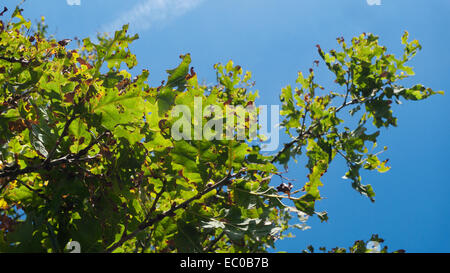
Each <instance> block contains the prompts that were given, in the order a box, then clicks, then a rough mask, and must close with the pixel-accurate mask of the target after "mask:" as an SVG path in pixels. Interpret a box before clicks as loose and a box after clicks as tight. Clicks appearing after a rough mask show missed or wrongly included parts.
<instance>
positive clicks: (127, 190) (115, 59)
mask: <svg viewBox="0 0 450 273" xmlns="http://www.w3.org/2000/svg"><path fill="white" fill-rule="evenodd" d="M127 29H128V27H127V26H123V28H122V29H121V30H119V31H116V32H115V34H114V36H113V37H107V36H99V37H98V39H97V41H93V40H91V39H89V38H86V39H84V40H82V41H79V48H78V49H68V45H67V43H68V41H59V42H58V41H56V40H55V39H53V38H49V37H46V35H44V31H43V27H42V25H39V27H38V28H37V30H36V31H34V30H33V28H32V26H31V23H30V22H29V21H27V20H25V19H24V17H23V16H22V14H21V10H20V9H19V8H16V10H15V11H14V12H13V14H12V18H11V20H10V21H9V22H4V21H0V128H1V129H0V251H2V252H12V251H17V252H23V251H26V252H63V251H65V246H66V244H67V243H68V242H70V241H78V242H79V243H80V244H81V246H82V251H83V252H103V251H107V252H264V251H266V250H267V248H268V247H269V246H272V247H273V246H274V243H275V241H276V240H279V239H282V238H284V237H286V236H287V232H288V229H290V228H304V227H305V226H304V225H302V224H297V225H292V224H290V220H291V219H293V218H298V219H300V221H301V222H304V221H306V219H307V218H308V217H309V216H314V215H316V216H317V217H319V218H320V219H321V220H323V221H326V220H327V217H328V216H327V214H326V212H318V211H316V208H315V204H316V202H317V201H319V200H321V198H322V197H321V195H320V191H319V189H320V187H321V186H323V181H322V178H321V177H322V176H323V175H324V173H325V172H326V171H327V169H328V167H329V165H330V164H331V162H332V161H333V160H334V159H335V157H336V156H340V157H342V158H344V160H345V161H346V162H347V165H348V170H347V172H346V173H345V177H346V178H348V179H349V180H350V181H351V186H352V187H353V188H354V189H355V190H356V191H358V192H359V193H361V194H363V195H366V196H367V197H368V198H369V199H370V200H372V201H373V200H374V198H375V193H374V190H373V188H372V186H371V185H365V184H363V183H362V180H361V176H360V171H361V170H362V169H366V170H377V171H379V172H385V171H387V170H388V169H389V167H388V166H387V165H386V163H387V160H384V161H383V160H381V159H379V157H378V156H379V151H377V148H376V144H377V138H378V136H379V135H380V131H379V130H377V129H378V128H381V127H390V126H396V125H397V119H396V118H395V116H394V113H393V110H392V102H393V101H395V102H397V103H399V102H400V100H403V101H409V100H422V99H425V98H427V97H429V96H430V95H433V94H436V93H438V92H435V91H433V90H432V89H430V88H427V87H425V86H423V85H420V84H417V85H414V86H412V87H403V86H402V85H400V83H399V81H400V80H403V79H405V78H407V77H409V76H411V75H413V74H414V73H413V70H412V68H411V67H409V66H407V62H408V61H409V60H410V59H411V58H412V57H414V55H415V54H416V53H417V51H418V50H419V49H421V46H420V44H419V42H418V41H416V40H413V41H409V40H408V33H405V34H404V36H403V37H402V39H401V42H402V44H403V45H404V52H403V55H402V56H400V57H396V56H394V55H393V54H389V53H388V52H387V48H386V47H384V46H381V45H379V43H378V37H377V36H375V35H373V34H366V33H364V34H362V35H360V36H358V37H355V38H353V39H352V40H351V41H350V42H349V43H347V42H346V41H344V39H343V38H339V39H338V44H339V45H340V50H339V51H335V50H331V51H329V52H325V51H324V50H322V49H321V48H320V46H317V49H318V53H319V55H320V57H321V59H322V60H321V62H323V63H324V64H325V65H326V67H327V68H328V69H329V71H330V72H331V74H332V76H333V77H335V79H336V81H335V82H336V85H337V88H336V89H339V90H341V92H325V91H323V89H324V88H323V87H322V86H321V85H319V84H318V83H317V82H316V80H315V75H314V70H313V69H311V70H310V71H309V74H307V75H304V74H302V73H299V74H298V78H297V80H296V86H290V85H289V86H287V87H285V88H283V89H282V91H281V96H280V100H281V103H282V109H281V115H282V117H283V120H282V126H283V127H284V128H285V132H286V133H287V134H288V135H289V136H290V137H291V139H292V140H291V141H290V142H288V143H286V144H284V146H282V148H281V150H280V151H279V152H277V153H275V154H274V155H266V154H264V153H262V152H261V148H260V147H259V146H258V145H251V144H250V143H249V141H245V140H237V139H234V140H213V141H206V140H175V139H174V138H173V137H172V136H171V132H170V128H171V126H172V125H173V124H174V123H175V122H176V120H177V118H176V117H173V116H171V115H170V110H171V109H172V108H173V107H174V106H175V105H181V104H182V105H187V106H188V107H189V108H191V109H193V108H194V107H195V106H194V98H195V97H198V98H201V100H202V105H204V106H206V105H209V104H218V105H221V106H222V107H225V105H236V106H237V105H244V106H246V105H249V104H254V103H255V100H256V99H257V96H258V94H257V92H252V91H251V88H252V82H251V73H250V72H245V71H244V70H243V69H242V68H241V67H240V66H238V65H234V64H233V62H231V61H230V62H229V63H227V64H226V65H221V64H218V65H216V66H215V69H216V71H217V84H216V85H214V86H205V85H202V84H199V82H198V80H197V75H196V73H195V72H194V70H193V69H191V67H190V62H191V59H190V55H189V54H186V55H182V56H180V58H181V63H180V65H179V66H178V67H176V68H175V69H172V70H168V71H167V72H168V78H167V80H166V82H165V83H162V84H161V86H158V87H151V86H149V84H148V81H147V79H148V77H149V71H147V70H143V71H142V72H140V73H139V74H138V75H137V76H135V77H132V75H131V74H130V69H132V68H133V67H134V66H136V64H137V59H136V56H135V55H133V54H132V53H131V52H130V49H129V45H130V43H131V42H133V41H134V40H136V39H137V38H138V36H137V35H135V36H129V35H128V34H127ZM318 64H319V62H318V61H317V65H318ZM344 109H345V110H348V111H349V113H350V114H349V115H344V117H345V121H344V119H343V117H340V116H339V114H342V113H343V112H344V111H342V110H344ZM212 118H213V117H203V120H202V122H203V123H206V122H208V121H209V120H210V119H212ZM374 129H375V130H374ZM379 150H381V151H383V150H384V149H379ZM302 154H303V156H304V157H305V160H306V162H307V164H306V168H307V170H308V172H309V174H308V176H307V182H306V183H305V184H304V185H299V184H296V183H295V185H294V189H291V187H289V186H287V185H280V186H278V187H274V186H272V185H271V184H270V183H269V182H270V181H271V179H272V178H273V177H274V176H281V171H280V170H279V169H280V167H279V166H287V164H288V162H289V161H290V160H292V159H294V158H295V157H296V156H297V157H298V156H301V155H302ZM290 204H291V205H290ZM377 240H378V238H377ZM358 249H361V248H358ZM364 249H365V248H364Z"/></svg>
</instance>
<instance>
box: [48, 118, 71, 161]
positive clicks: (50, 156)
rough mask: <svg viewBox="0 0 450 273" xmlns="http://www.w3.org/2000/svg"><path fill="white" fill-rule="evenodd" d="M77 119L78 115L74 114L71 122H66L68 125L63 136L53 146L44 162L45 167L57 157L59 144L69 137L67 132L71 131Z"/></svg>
mask: <svg viewBox="0 0 450 273" xmlns="http://www.w3.org/2000/svg"><path fill="white" fill-rule="evenodd" d="M75 118H76V115H75V113H74V114H73V115H72V116H71V117H70V118H69V120H67V121H66V124H65V125H64V129H63V131H62V133H61V135H60V136H59V138H58V140H56V143H55V146H53V148H52V149H51V151H50V152H49V153H48V156H47V158H46V159H45V160H44V162H42V165H43V166H45V165H47V164H48V163H49V162H50V160H51V159H52V157H53V156H54V155H55V152H56V150H57V149H58V146H59V144H60V143H61V141H62V139H63V138H64V137H65V136H66V135H67V132H68V131H69V126H70V124H71V123H72V122H73V121H74V120H75Z"/></svg>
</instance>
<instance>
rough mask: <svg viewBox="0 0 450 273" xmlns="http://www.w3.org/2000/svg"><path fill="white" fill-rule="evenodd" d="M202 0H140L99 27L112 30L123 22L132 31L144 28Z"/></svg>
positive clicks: (119, 26)
mask: <svg viewBox="0 0 450 273" xmlns="http://www.w3.org/2000/svg"><path fill="white" fill-rule="evenodd" d="M201 2H203V0H142V1H141V2H140V3H138V4H136V5H134V6H133V7H131V9H130V10H128V11H126V12H124V13H123V14H121V15H120V16H119V18H118V19H117V20H115V21H113V22H111V23H109V24H107V25H104V26H103V27H102V28H101V32H113V31H115V30H118V29H120V28H121V27H122V25H124V24H130V29H132V30H133V31H138V30H146V29H148V28H150V27H151V26H153V25H154V24H156V23H158V22H163V21H168V20H171V19H174V18H176V17H179V16H181V15H183V14H185V13H186V12H188V11H190V10H192V9H193V8H195V7H196V6H198V5H199V4H200V3H201Z"/></svg>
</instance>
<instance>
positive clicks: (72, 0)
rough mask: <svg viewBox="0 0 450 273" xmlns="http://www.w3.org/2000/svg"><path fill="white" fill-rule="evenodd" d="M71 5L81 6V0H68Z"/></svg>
mask: <svg viewBox="0 0 450 273" xmlns="http://www.w3.org/2000/svg"><path fill="white" fill-rule="evenodd" d="M66 2H67V5H69V6H79V5H81V0H66Z"/></svg>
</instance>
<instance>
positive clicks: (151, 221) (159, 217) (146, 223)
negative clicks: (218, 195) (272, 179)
mask: <svg viewBox="0 0 450 273" xmlns="http://www.w3.org/2000/svg"><path fill="white" fill-rule="evenodd" d="M245 170H246V169H241V170H240V171H239V172H237V173H235V174H228V175H227V176H225V177H224V178H222V179H221V180H220V181H219V182H217V183H216V184H214V185H212V186H211V187H208V188H206V189H205V190H203V191H202V192H200V193H198V194H197V195H195V196H194V197H191V198H189V199H188V200H186V201H184V202H183V203H181V204H179V205H176V206H173V207H172V208H170V209H169V210H167V211H165V212H163V213H160V214H158V215H156V216H155V217H153V218H151V219H148V220H147V221H144V222H143V223H141V224H140V225H139V227H138V228H137V229H136V230H134V231H133V232H131V233H130V234H128V235H127V236H124V237H122V238H121V239H120V240H119V241H118V242H117V243H115V244H113V245H112V246H110V247H109V248H108V249H106V252H108V253H111V252H113V251H114V250H116V249H117V248H119V247H120V246H122V245H123V244H124V243H125V242H126V241H128V240H130V239H132V238H134V237H136V236H137V234H138V233H139V232H141V231H143V230H144V229H146V228H148V227H150V226H152V225H154V224H156V223H158V222H160V221H161V220H163V219H164V218H166V217H168V216H172V215H174V213H175V211H177V210H179V209H181V208H184V209H185V208H186V207H187V206H188V205H189V204H190V203H192V202H193V201H195V200H198V199H200V198H202V196H204V195H205V194H207V193H208V192H210V191H212V190H214V189H216V188H219V187H221V186H224V185H226V184H227V183H228V182H229V181H230V180H231V179H233V178H235V177H237V176H239V175H241V174H242V173H243V172H244V171H245Z"/></svg>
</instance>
